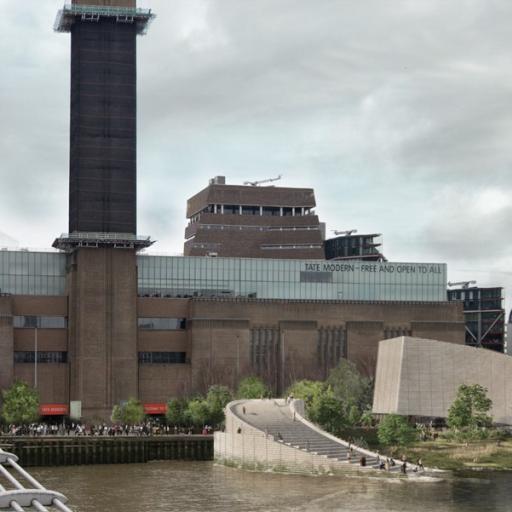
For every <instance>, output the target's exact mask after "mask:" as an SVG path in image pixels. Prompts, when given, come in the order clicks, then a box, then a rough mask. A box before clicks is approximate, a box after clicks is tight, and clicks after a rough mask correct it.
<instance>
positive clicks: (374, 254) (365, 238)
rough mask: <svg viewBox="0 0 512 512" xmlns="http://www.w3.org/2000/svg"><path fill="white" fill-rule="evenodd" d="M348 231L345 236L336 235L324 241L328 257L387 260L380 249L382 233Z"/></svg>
mask: <svg viewBox="0 0 512 512" xmlns="http://www.w3.org/2000/svg"><path fill="white" fill-rule="evenodd" d="M347 233H348V234H346V235H345V236H336V237H335V238H329V239H328V240H326V241H325V242H324V246H325V258H326V259H328V260H365V261H387V260H386V258H385V257H384V255H383V254H382V253H381V252H380V250H379V247H380V246H381V245H382V242H381V235H380V233H371V234H367V235H353V234H352V231H349V232H347Z"/></svg>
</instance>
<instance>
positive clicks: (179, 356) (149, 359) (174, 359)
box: [139, 352, 187, 364]
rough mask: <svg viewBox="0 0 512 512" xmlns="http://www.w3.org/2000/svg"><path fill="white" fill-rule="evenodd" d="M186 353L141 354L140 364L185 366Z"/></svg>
mask: <svg viewBox="0 0 512 512" xmlns="http://www.w3.org/2000/svg"><path fill="white" fill-rule="evenodd" d="M186 362H187V354H186V352H139V363H140V364H185V363H186Z"/></svg>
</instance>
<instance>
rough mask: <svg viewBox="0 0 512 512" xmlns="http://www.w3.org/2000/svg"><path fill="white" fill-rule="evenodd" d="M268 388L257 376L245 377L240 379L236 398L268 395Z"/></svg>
mask: <svg viewBox="0 0 512 512" xmlns="http://www.w3.org/2000/svg"><path fill="white" fill-rule="evenodd" d="M269 396H270V390H269V389H268V387H267V386H266V385H265V383H264V382H263V381H262V380H261V379H260V378H259V377H246V378H245V379H242V380H241V381H240V384H239V385H238V389H237V392H236V397H237V398H239V399H240V398H247V399H251V398H262V397H269Z"/></svg>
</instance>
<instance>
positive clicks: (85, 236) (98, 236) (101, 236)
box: [60, 231, 151, 242]
mask: <svg viewBox="0 0 512 512" xmlns="http://www.w3.org/2000/svg"><path fill="white" fill-rule="evenodd" d="M60 238H61V239H65V240H109V241H110V240H121V241H125V240H130V241H134V242H149V241H150V240H151V237H149V236H138V235H134V234H132V233H104V232H99V233H93V232H78V231H75V232H74V233H62V234H61V235H60Z"/></svg>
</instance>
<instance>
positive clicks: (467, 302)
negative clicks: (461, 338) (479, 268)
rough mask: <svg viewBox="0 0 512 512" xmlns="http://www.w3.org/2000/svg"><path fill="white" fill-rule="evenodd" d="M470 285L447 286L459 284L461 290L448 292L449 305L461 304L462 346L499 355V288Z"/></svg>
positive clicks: (502, 319) (501, 344) (501, 325)
mask: <svg viewBox="0 0 512 512" xmlns="http://www.w3.org/2000/svg"><path fill="white" fill-rule="evenodd" d="M474 282H475V281H468V282H466V283H451V284H452V285H457V284H461V287H459V288H453V289H450V290H448V300H449V301H460V302H462V304H463V308H464V319H465V322H466V345H469V346H473V347H483V348H489V349H492V350H496V351H498V352H503V351H504V346H505V310H504V309H503V288H501V287H492V288H481V287H478V286H470V284H471V283H474ZM449 285H450V283H449Z"/></svg>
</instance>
